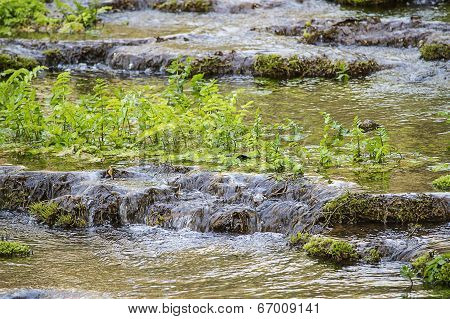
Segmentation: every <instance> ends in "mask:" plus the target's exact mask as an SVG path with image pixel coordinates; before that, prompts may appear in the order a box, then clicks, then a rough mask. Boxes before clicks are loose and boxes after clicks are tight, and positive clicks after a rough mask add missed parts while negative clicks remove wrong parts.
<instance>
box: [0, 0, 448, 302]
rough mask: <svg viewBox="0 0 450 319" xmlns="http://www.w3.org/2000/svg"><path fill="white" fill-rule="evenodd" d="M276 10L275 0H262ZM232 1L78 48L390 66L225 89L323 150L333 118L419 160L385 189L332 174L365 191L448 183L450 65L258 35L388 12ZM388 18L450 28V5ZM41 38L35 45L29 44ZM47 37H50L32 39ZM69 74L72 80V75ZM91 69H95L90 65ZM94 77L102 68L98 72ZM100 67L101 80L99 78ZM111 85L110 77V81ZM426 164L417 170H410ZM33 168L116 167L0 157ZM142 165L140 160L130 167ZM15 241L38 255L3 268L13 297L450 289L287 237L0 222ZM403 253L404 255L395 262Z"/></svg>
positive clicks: (113, 27) (428, 237) (413, 55)
mask: <svg viewBox="0 0 450 319" xmlns="http://www.w3.org/2000/svg"><path fill="white" fill-rule="evenodd" d="M258 2H260V3H261V4H262V5H263V6H264V5H266V4H267V3H268V2H267V1H258ZM221 3H225V4H224V5H221V6H219V7H218V9H217V10H216V11H217V12H212V13H208V14H200V15H199V14H194V13H181V14H177V15H173V14H171V13H164V12H158V11H154V10H142V11H136V12H124V13H113V14H107V15H105V16H104V22H105V27H104V30H103V31H102V32H101V33H99V32H97V33H96V32H93V33H90V34H87V35H83V36H82V37H80V36H73V35H71V36H61V35H59V36H58V37H57V38H62V37H66V38H67V39H72V40H73V39H96V38H146V37H156V36H168V35H186V39H188V40H186V39H185V38H183V37H179V38H177V39H175V40H173V41H167V42H164V43H162V44H161V46H163V48H165V49H166V50H171V51H174V52H184V51H186V50H187V51H189V52H192V53H198V52H200V53H201V52H206V51H208V52H209V51H211V50H213V51H214V50H233V49H234V50H241V51H247V52H256V51H257V52H281V53H284V52H288V53H289V52H303V53H305V52H306V53H307V54H308V53H309V52H311V53H313V52H327V53H328V54H330V52H331V54H333V55H335V56H337V57H341V56H344V57H345V56H346V55H348V54H351V55H366V56H369V57H373V58H375V59H377V61H380V62H382V63H383V65H387V66H389V67H388V68H386V69H385V70H383V71H381V72H377V73H375V74H373V75H372V76H370V77H368V78H365V79H362V80H354V79H351V80H350V81H349V82H348V83H346V84H344V83H338V82H336V81H330V80H320V79H297V80H290V81H268V80H264V79H254V78H248V77H228V78H222V79H221V80H220V82H219V83H220V88H221V90H222V91H224V92H230V91H233V90H242V92H241V93H240V98H239V101H240V102H242V103H245V102H247V101H250V100H252V101H254V105H255V106H257V107H259V108H261V111H262V113H263V118H264V120H265V121H267V122H279V121H283V120H284V119H292V120H295V121H296V122H298V123H299V124H300V125H301V126H302V127H303V129H304V132H305V143H313V144H317V143H318V141H319V139H320V134H321V126H322V118H321V116H320V115H319V112H324V111H325V112H328V113H330V114H331V115H332V116H333V117H335V118H336V119H337V120H339V121H341V122H343V123H344V124H345V125H346V126H349V125H350V124H351V122H352V120H353V117H354V116H355V115H358V116H359V117H360V118H361V119H371V120H374V121H376V122H378V123H380V124H382V125H383V126H385V127H386V128H387V130H388V132H389V133H390V136H391V144H393V145H394V146H395V147H396V148H397V150H398V151H399V152H400V153H402V154H404V155H405V157H408V159H409V160H410V161H409V162H408V163H409V164H408V165H406V164H405V165H402V166H400V167H397V168H396V169H394V170H393V171H391V172H388V173H386V174H384V175H383V176H382V178H378V179H373V178H368V177H367V176H361V175H358V174H355V173H354V171H351V170H345V169H341V170H337V171H333V172H331V173H332V176H333V177H335V178H340V179H344V180H350V181H356V182H358V183H359V184H360V185H362V186H363V187H366V188H368V189H369V190H371V191H374V192H422V191H424V192H428V191H432V187H431V181H432V180H433V179H435V178H436V177H438V176H440V175H442V174H444V173H445V172H434V171H433V167H435V166H436V165H438V164H441V163H449V162H450V153H449V150H450V144H449V134H450V126H449V123H448V120H447V118H448V112H449V110H450V108H449V106H450V105H449V98H450V93H449V90H448V88H449V73H448V66H449V64H448V62H424V61H423V60H421V59H420V58H419V53H418V51H417V49H416V48H405V49H398V48H384V47H342V46H338V47H323V46H309V45H305V44H301V43H298V41H297V39H296V38H295V37H280V36H275V35H271V34H269V33H261V32H256V31H250V30H251V29H252V28H260V27H267V26H272V25H286V24H290V23H294V22H296V21H298V20H301V19H311V18H322V17H328V18H329V17H332V18H336V17H347V16H355V15H357V16H361V15H365V14H370V15H378V14H380V12H379V11H376V10H369V11H367V10H352V9H347V8H341V9H339V6H336V5H334V4H332V3H329V2H326V1H309V0H304V1H303V3H299V2H296V1H287V0H286V1H279V3H280V4H281V5H280V6H275V7H273V8H270V9H269V8H265V9H264V8H260V9H256V10H243V11H242V12H239V13H230V11H231V12H233V10H234V9H233V6H234V5H236V4H240V3H242V1H238V0H236V1H222V2H221ZM381 14H382V16H383V17H384V18H404V17H408V16H410V15H417V14H419V15H421V16H423V18H424V19H425V20H436V21H444V22H448V21H449V19H448V3H443V4H440V5H436V6H430V7H425V8H423V7H417V6H410V7H407V8H392V9H389V10H387V11H383V12H382V13H381ZM28 36H29V35H28ZM33 37H35V38H48V35H39V34H35V35H33ZM71 68H72V67H71V66H68V69H71ZM74 69H76V70H77V71H78V72H79V71H80V70H81V71H82V70H83V68H80V66H77V67H76V68H74ZM86 69H89V70H90V71H92V69H91V68H86ZM94 70H96V69H95V68H94ZM126 75H127V77H126V78H120V77H111V78H109V81H110V82H111V83H112V84H113V85H117V86H122V87H126V86H131V85H136V84H139V85H140V84H144V85H152V86H153V87H154V88H155V90H157V89H159V88H162V86H163V84H164V81H165V80H164V78H161V77H149V76H146V75H144V74H136V76H135V77H130V76H129V75H130V73H126ZM92 76H98V74H97V73H94V74H92V73H81V75H80V73H78V74H77V75H76V76H75V77H74V81H73V85H74V88H75V90H76V92H79V93H82V92H86V90H88V89H89V88H90V87H91V85H92V82H93V81H92ZM100 76H105V75H104V74H100ZM53 81H54V76H53V75H49V76H47V77H45V78H42V79H41V80H40V83H39V89H40V90H48V87H49V84H51V83H52V82H53ZM445 112H447V115H445ZM412 162H413V163H414V165H412V164H411V163H412ZM5 163H9V164H21V165H25V166H27V167H29V168H30V169H53V170H70V169H89V168H93V167H99V166H100V167H103V166H104V165H105V164H103V163H102V164H95V163H94V164H87V163H70V162H67V161H65V160H55V159H46V158H39V159H29V158H23V157H18V156H13V157H11V156H8V157H3V158H2V157H0V165H1V164H5ZM121 164H123V165H129V164H130V163H121ZM3 232H6V233H7V234H8V236H9V237H10V238H11V239H13V240H17V241H21V242H24V243H27V244H29V245H30V246H31V247H32V249H33V251H34V255H33V256H32V257H29V258H23V259H9V260H3V259H0V298H1V297H6V298H10V297H41V298H55V297H56V298H57V297H60V298H79V297H94V298H97V297H98V298H104V297H106V298H107V297H128V298H130V297H136V298H177V297H178V298H228V297H230V298H231V297H234V298H245V297H254V298H257V297H260V298H277V297H280V298H311V297H328V298H344V297H347V298H362V297H365V298H369V297H375V298H401V297H444V298H448V297H449V296H450V295H449V291H448V290H431V289H425V288H424V287H422V286H421V285H415V286H414V288H413V290H412V291H408V287H409V282H408V281H407V280H405V279H403V278H402V277H401V276H400V275H399V268H400V267H401V265H402V264H403V263H404V261H403V260H402V258H393V257H392V256H391V257H390V258H386V259H385V260H383V261H382V262H381V264H379V265H367V264H357V265H355V266H349V267H343V268H339V267H334V266H332V265H329V264H326V263H322V262H318V261H316V260H314V259H311V258H308V257H307V256H306V255H305V254H304V253H303V252H299V251H297V250H293V249H290V248H289V247H287V246H286V238H285V237H284V235H282V234H275V233H255V234H252V235H241V236H235V235H224V234H213V233H198V232H193V231H190V230H177V231H175V230H164V229H161V228H157V227H148V226H145V225H129V226H126V227H122V228H118V229H114V228H109V227H98V228H89V229H87V230H85V231H74V232H68V231H58V230H53V229H49V228H47V227H44V226H42V225H38V224H36V223H35V221H33V220H32V219H30V218H28V217H26V216H24V215H22V214H19V213H11V212H0V235H1V234H2V233H3ZM449 234H450V224H444V225H441V226H437V227H431V228H425V229H423V230H421V232H420V233H418V234H414V236H412V237H410V236H409V235H408V232H407V230H405V229H401V228H399V229H392V228H391V229H390V228H384V227H381V226H379V227H370V228H367V227H364V228H361V229H352V230H351V231H350V230H347V233H346V234H340V236H343V237H346V238H351V239H352V240H354V241H356V242H360V243H361V242H364V241H365V240H368V239H371V238H378V239H384V240H385V241H388V242H390V243H391V246H392V247H393V249H394V251H397V253H398V254H397V255H402V254H403V253H405V252H410V251H415V250H417V249H419V248H420V247H422V248H424V247H426V248H433V249H435V248H436V249H444V250H448V249H449V246H448V245H449V244H448V242H449V240H448V239H449ZM394 255H395V254H394Z"/></svg>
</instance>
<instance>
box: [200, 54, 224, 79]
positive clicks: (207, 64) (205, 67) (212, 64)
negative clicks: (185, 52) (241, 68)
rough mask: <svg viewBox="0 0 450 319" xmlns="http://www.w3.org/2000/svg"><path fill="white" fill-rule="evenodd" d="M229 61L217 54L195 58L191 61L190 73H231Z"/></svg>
mask: <svg viewBox="0 0 450 319" xmlns="http://www.w3.org/2000/svg"><path fill="white" fill-rule="evenodd" d="M231 72H232V69H231V63H230V62H229V61H227V60H226V59H222V58H220V57H219V56H207V57H203V58H196V59H193V60H192V63H191V74H192V75H194V74H200V73H201V74H203V75H205V76H211V75H224V74H228V73H231Z"/></svg>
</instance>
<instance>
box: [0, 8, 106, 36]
mask: <svg viewBox="0 0 450 319" xmlns="http://www.w3.org/2000/svg"><path fill="white" fill-rule="evenodd" d="M55 3H56V7H57V9H58V11H59V13H60V15H62V17H61V18H57V17H53V16H51V15H50V12H49V10H48V9H47V7H46V6H45V3H44V2H43V1H41V0H0V26H1V27H0V35H1V36H12V35H14V34H15V33H16V32H18V31H22V32H35V31H44V32H53V31H58V32H61V33H75V32H84V31H85V30H87V29H89V28H92V27H94V26H95V25H96V24H97V23H98V21H99V17H98V15H99V14H101V13H104V12H106V11H107V10H109V9H110V7H106V6H104V7H99V6H98V4H96V3H95V2H89V4H88V5H87V6H83V5H82V4H81V3H80V2H78V1H76V0H74V1H73V2H72V6H71V5H69V4H67V3H66V2H62V1H61V0H55Z"/></svg>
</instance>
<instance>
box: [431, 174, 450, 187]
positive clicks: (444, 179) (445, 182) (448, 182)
mask: <svg viewBox="0 0 450 319" xmlns="http://www.w3.org/2000/svg"><path fill="white" fill-rule="evenodd" d="M433 187H434V188H436V189H439V190H441V191H450V175H444V176H441V177H439V178H436V179H435V180H434V181H433Z"/></svg>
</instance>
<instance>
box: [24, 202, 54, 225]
mask: <svg viewBox="0 0 450 319" xmlns="http://www.w3.org/2000/svg"><path fill="white" fill-rule="evenodd" d="M28 209H29V211H30V214H31V215H33V216H35V217H36V218H37V219H38V220H39V221H41V222H44V223H46V224H49V225H53V224H54V223H55V221H56V219H57V218H58V216H57V215H58V204H57V203H55V202H37V203H34V204H31V205H30V207H29V208H28Z"/></svg>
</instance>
